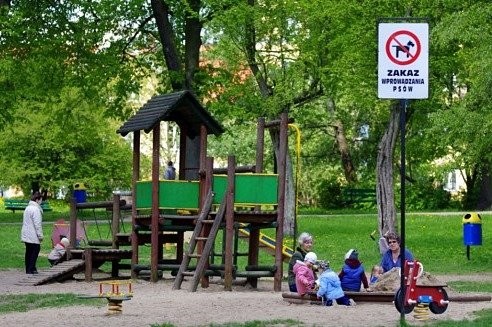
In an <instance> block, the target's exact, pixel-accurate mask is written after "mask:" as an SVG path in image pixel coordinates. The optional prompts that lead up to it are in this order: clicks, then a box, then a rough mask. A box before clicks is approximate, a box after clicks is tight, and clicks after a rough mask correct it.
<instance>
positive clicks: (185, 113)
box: [117, 91, 224, 137]
mask: <svg viewBox="0 0 492 327" xmlns="http://www.w3.org/2000/svg"><path fill="white" fill-rule="evenodd" d="M161 121H174V122H176V123H177V124H178V126H179V127H180V128H181V129H183V128H184V129H185V130H186V133H187V135H188V136H190V137H195V136H196V135H199V134H200V126H201V125H204V126H205V127H206V128H207V133H208V134H215V135H220V134H222V133H223V132H224V129H223V128H222V126H220V124H219V123H218V122H217V121H216V120H215V119H214V118H213V117H212V116H211V115H210V114H209V113H208V112H207V110H205V108H203V106H202V105H201V104H200V102H198V100H197V99H196V98H195V96H194V95H193V94H192V93H191V92H190V91H179V92H175V93H169V94H164V95H156V96H154V97H152V98H151V99H150V100H149V101H147V103H146V104H144V105H143V106H142V108H140V109H139V110H138V111H137V113H136V114H135V115H134V116H133V117H131V118H130V119H129V120H128V121H126V122H125V123H124V124H123V125H122V126H121V127H120V128H119V129H118V131H117V133H119V134H121V135H122V136H125V135H126V134H128V133H130V132H135V131H140V130H144V131H145V132H146V133H149V132H150V131H151V130H152V129H153V128H154V126H156V124H158V123H159V122H161Z"/></svg>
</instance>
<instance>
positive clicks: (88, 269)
mask: <svg viewBox="0 0 492 327" xmlns="http://www.w3.org/2000/svg"><path fill="white" fill-rule="evenodd" d="M84 260H85V281H86V282H92V249H91V248H87V249H85V250H84Z"/></svg>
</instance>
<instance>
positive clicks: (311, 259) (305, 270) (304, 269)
mask: <svg viewBox="0 0 492 327" xmlns="http://www.w3.org/2000/svg"><path fill="white" fill-rule="evenodd" d="M317 259H318V258H317V257H316V254H315V253H314V252H308V253H306V256H305V257H304V261H300V260H297V261H296V264H295V265H294V269H293V270H294V274H295V275H296V288H297V293H299V295H304V294H307V293H309V292H313V291H314V287H315V278H314V272H313V265H314V264H315V263H316V260H317Z"/></svg>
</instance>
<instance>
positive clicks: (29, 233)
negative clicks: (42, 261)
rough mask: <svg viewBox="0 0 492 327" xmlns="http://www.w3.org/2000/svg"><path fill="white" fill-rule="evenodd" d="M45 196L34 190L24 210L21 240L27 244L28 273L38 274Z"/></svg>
mask: <svg viewBox="0 0 492 327" xmlns="http://www.w3.org/2000/svg"><path fill="white" fill-rule="evenodd" d="M41 202H43V197H42V195H41V193H39V192H34V193H33V194H32V196H31V201H29V204H28V205H27V207H26V209H25V210H24V218H23V220H22V230H21V241H22V242H24V244H25V245H26V253H25V256H24V261H25V266H26V274H37V273H38V270H37V269H36V262H37V260H38V255H39V251H40V250H41V242H42V241H43V238H44V235H43V227H42V222H43V209H42V208H41Z"/></svg>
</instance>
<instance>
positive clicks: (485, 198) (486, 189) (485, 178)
mask: <svg viewBox="0 0 492 327" xmlns="http://www.w3.org/2000/svg"><path fill="white" fill-rule="evenodd" d="M491 205H492V176H491V175H490V165H486V168H484V172H483V174H482V178H481V181H480V193H479V195H478V203H477V210H480V211H482V210H488V209H490V207H491Z"/></svg>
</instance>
